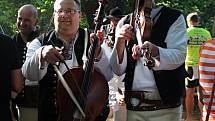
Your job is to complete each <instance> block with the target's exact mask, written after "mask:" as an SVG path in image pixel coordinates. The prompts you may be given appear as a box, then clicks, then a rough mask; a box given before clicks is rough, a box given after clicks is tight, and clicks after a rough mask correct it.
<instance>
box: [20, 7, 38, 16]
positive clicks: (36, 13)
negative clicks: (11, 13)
mask: <svg viewBox="0 0 215 121" xmlns="http://www.w3.org/2000/svg"><path fill="white" fill-rule="evenodd" d="M23 9H30V10H31V12H32V14H33V15H34V17H35V18H38V11H37V8H36V7H34V6H33V5H32V4H26V5H23V6H22V7H20V8H19V10H18V14H19V13H20V12H21V11H22V10H23Z"/></svg>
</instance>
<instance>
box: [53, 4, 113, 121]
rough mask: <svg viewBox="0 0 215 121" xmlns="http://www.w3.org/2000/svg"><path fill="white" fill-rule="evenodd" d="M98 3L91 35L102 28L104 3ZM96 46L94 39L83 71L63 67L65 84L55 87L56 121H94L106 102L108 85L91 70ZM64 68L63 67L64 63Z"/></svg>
mask: <svg viewBox="0 0 215 121" xmlns="http://www.w3.org/2000/svg"><path fill="white" fill-rule="evenodd" d="M98 3H99V8H98V10H97V16H96V21H95V22H96V25H95V30H94V32H95V33H96V31H97V30H98V29H99V28H100V27H101V25H102V20H103V19H102V15H103V11H104V5H105V4H106V3H107V1H105V0H99V1H98ZM97 45H98V39H97V38H95V39H94V41H93V43H92V44H91V46H90V47H89V52H88V58H87V61H86V63H85V68H84V69H83V67H82V66H81V67H77V68H73V69H69V68H68V67H67V69H68V71H67V72H66V73H65V74H64V75H63V79H62V80H65V83H66V84H64V82H63V81H62V80H61V79H60V81H61V82H59V83H58V86H57V101H56V102H57V105H58V114H59V116H58V121H94V120H95V119H96V117H97V116H98V115H99V114H100V113H101V111H102V109H103V107H104V105H105V104H106V102H107V101H108V96H109V88H108V83H107V81H106V80H105V78H104V76H103V75H102V74H101V73H99V72H97V71H96V70H94V59H95V50H96V47H97ZM64 64H65V66H66V63H64ZM55 70H56V67H55ZM58 77H59V75H58ZM65 85H67V86H68V87H67V86H65ZM68 90H69V91H68ZM71 93H72V94H71ZM71 95H72V96H71ZM73 96H74V97H73ZM73 98H74V99H73ZM77 103H78V104H77Z"/></svg>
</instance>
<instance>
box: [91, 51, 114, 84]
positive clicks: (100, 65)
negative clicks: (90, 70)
mask: <svg viewBox="0 0 215 121" xmlns="http://www.w3.org/2000/svg"><path fill="white" fill-rule="evenodd" d="M101 49H102V50H101V54H102V57H101V59H100V60H99V61H98V62H95V69H96V70H97V71H99V72H101V73H102V74H103V76H104V77H105V79H106V80H107V81H110V80H111V79H112V78H113V72H112V70H111V67H110V63H109V59H108V57H107V55H106V54H105V50H104V48H101Z"/></svg>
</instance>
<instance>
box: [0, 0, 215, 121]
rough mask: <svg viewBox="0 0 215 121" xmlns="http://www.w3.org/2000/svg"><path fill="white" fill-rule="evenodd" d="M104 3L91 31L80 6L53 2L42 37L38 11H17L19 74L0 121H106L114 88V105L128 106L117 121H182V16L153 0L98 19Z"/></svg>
mask: <svg viewBox="0 0 215 121" xmlns="http://www.w3.org/2000/svg"><path fill="white" fill-rule="evenodd" d="M107 2H108V1H106V0H99V1H98V3H99V4H98V5H99V7H98V9H97V13H96V15H95V16H96V17H95V21H94V22H95V23H94V24H95V28H94V30H89V29H87V28H80V27H79V23H80V20H81V2H80V0H56V1H55V2H54V6H53V11H54V12H53V23H54V29H53V30H50V31H48V32H46V33H42V34H40V35H39V34H38V32H37V29H36V27H35V26H36V25H37V23H38V13H37V10H36V8H35V7H34V6H33V5H30V4H27V5H24V6H22V7H21V8H20V9H19V11H18V16H17V28H18V30H19V33H18V34H17V35H16V36H14V37H13V40H14V41H13V42H15V43H16V45H17V47H16V48H15V49H17V50H16V51H14V52H15V53H17V54H19V55H17V54H16V56H17V57H19V56H20V58H19V59H15V60H14V61H16V63H19V66H17V67H16V68H15V67H12V70H14V69H16V71H18V72H17V73H16V75H15V76H14V74H13V76H12V77H11V85H13V87H12V89H13V91H12V96H11V97H12V101H9V100H8V99H7V100H6V101H8V103H6V104H7V106H8V107H7V106H6V107H5V108H4V109H0V113H1V114H0V120H1V121H106V120H107V118H108V115H109V112H110V109H111V108H110V105H109V101H110V100H111V98H110V97H111V96H112V95H109V90H110V89H111V88H113V90H114V91H115V92H114V94H115V95H114V96H116V94H119V95H121V96H118V97H120V98H119V99H116V100H117V101H116V100H115V101H116V102H117V103H119V105H118V106H119V107H122V106H124V107H125V106H126V109H122V110H123V111H126V112H124V113H123V115H124V117H123V118H118V119H117V117H116V118H114V120H115V121H120V120H121V121H122V120H123V121H158V120H161V121H181V119H182V113H183V106H182V103H183V99H184V96H185V95H184V94H185V83H184V82H185V81H184V80H185V78H186V77H187V73H186V70H185V65H184V63H185V59H186V49H187V40H188V37H187V31H186V21H185V19H184V16H183V14H182V13H181V12H180V11H179V10H176V9H173V8H170V7H166V6H159V7H158V6H156V1H155V0H135V1H134V10H133V11H132V12H131V14H128V15H123V14H122V12H121V9H119V8H114V9H113V10H112V11H110V15H108V16H107V17H106V18H103V16H104V15H103V14H104V8H105V5H106V4H107ZM105 19H107V20H108V21H109V24H108V25H104V23H106V22H104V21H103V20H105ZM1 36H5V35H1ZM13 63H14V62H13ZM0 68H1V67H0ZM21 72H22V73H21ZM111 81H116V82H117V83H120V85H121V86H119V85H112V86H110V83H108V82H111ZM1 84H4V83H0V88H3V86H2V85H1ZM112 84H113V83H112ZM8 89H9V88H8ZM0 91H1V89H0ZM7 93H8V95H9V92H8V91H7ZM10 95H11V92H10ZM10 95H9V96H10ZM115 98H116V97H114V99H115ZM0 99H1V98H0ZM0 102H1V101H0ZM3 102H4V101H3ZM9 102H10V104H9ZM0 105H1V104H0ZM9 105H10V106H9ZM9 107H10V110H11V112H9V110H7V113H8V115H2V114H5V112H4V113H3V111H4V110H6V109H7V108H9ZM112 108H113V106H112ZM117 110H118V109H117ZM115 115H117V113H116V114H115ZM205 117H206V114H203V115H202V120H203V119H205ZM210 120H215V117H214V116H213V115H211V117H210Z"/></svg>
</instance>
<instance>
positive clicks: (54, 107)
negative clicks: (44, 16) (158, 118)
mask: <svg viewBox="0 0 215 121" xmlns="http://www.w3.org/2000/svg"><path fill="white" fill-rule="evenodd" d="M53 16H54V26H55V29H54V30H52V31H50V32H48V33H46V34H43V35H42V36H40V37H38V38H36V39H34V40H33V41H32V42H31V43H30V45H29V47H28V51H27V56H26V61H25V63H24V65H23V68H22V71H23V75H24V76H25V77H26V78H27V79H29V80H33V81H39V109H38V113H39V114H38V120H39V121H57V120H58V121H71V120H73V118H74V117H73V114H69V116H70V117H69V118H68V117H61V118H59V114H62V115H64V113H68V112H66V111H67V110H68V108H70V106H66V107H65V110H62V109H59V105H58V104H59V102H57V100H59V98H57V96H56V95H58V92H57V91H56V90H57V89H58V84H59V83H61V82H59V81H57V80H58V77H59V75H58V73H56V72H55V71H54V67H58V69H59V71H60V72H61V73H62V74H64V73H66V72H67V71H69V70H67V69H68V68H69V69H73V68H75V67H80V66H81V67H82V66H83V65H84V64H85V59H86V56H87V52H88V49H89V45H90V43H91V41H89V39H88V38H90V36H89V34H88V31H87V30H84V29H81V28H79V22H80V18H81V4H80V0H56V1H55V3H54V13H53ZM99 40H102V39H99ZM101 43H102V41H99V42H98V46H97V47H96V49H95V58H96V59H95V62H94V70H97V71H98V72H100V73H101V74H103V75H104V74H105V75H104V76H105V79H106V80H110V78H111V77H112V75H111V69H110V67H109V64H108V59H107V57H106V55H105V53H104V52H103V49H102V48H101V46H100V45H101ZM67 66H68V68H67ZM109 74H110V76H109ZM77 75H78V73H73V76H74V77H76V76H77ZM69 81H70V80H69ZM72 81H74V80H72ZM60 96H62V95H60ZM79 96H81V95H79ZM62 100H63V101H64V102H63V103H65V104H67V102H66V101H67V99H62ZM95 103H97V102H95ZM92 112H93V111H92ZM100 121H101V120H100Z"/></svg>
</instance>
